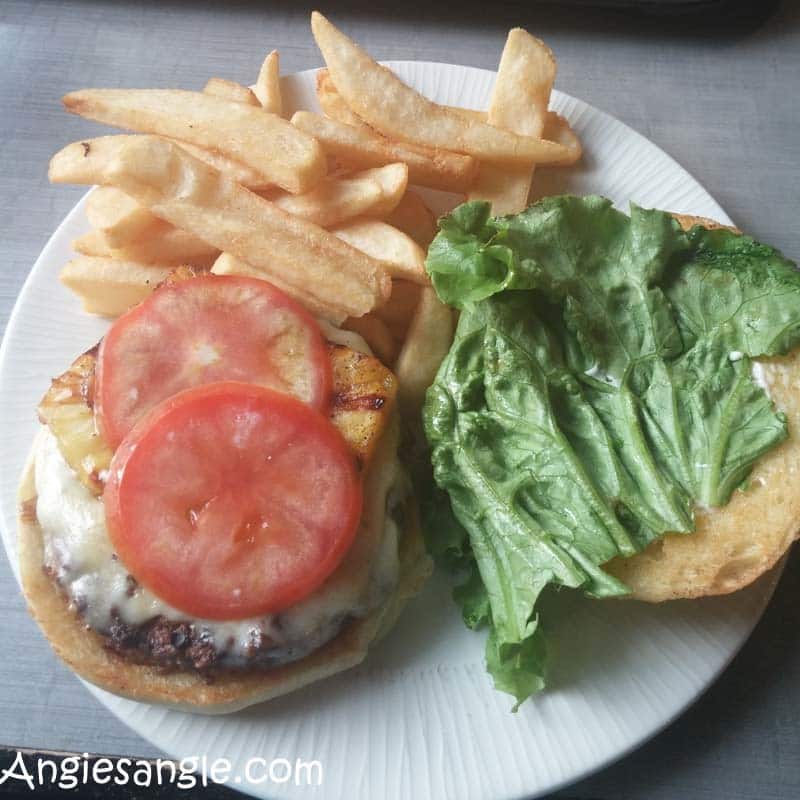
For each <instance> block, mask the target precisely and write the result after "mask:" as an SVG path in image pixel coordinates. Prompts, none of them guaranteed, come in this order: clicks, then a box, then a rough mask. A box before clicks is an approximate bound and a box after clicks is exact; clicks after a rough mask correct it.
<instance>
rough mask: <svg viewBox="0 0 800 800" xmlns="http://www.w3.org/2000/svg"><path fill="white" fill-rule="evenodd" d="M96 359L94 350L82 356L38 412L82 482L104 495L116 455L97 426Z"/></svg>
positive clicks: (52, 388) (52, 387)
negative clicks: (95, 415)
mask: <svg viewBox="0 0 800 800" xmlns="http://www.w3.org/2000/svg"><path fill="white" fill-rule="evenodd" d="M95 360H96V359H95V353H94V351H89V352H88V353H84V354H83V355H82V356H79V357H78V358H77V359H76V360H75V361H74V362H73V364H72V366H71V367H70V368H69V369H68V370H67V371H66V372H65V373H63V374H62V375H59V376H58V377H57V378H55V379H54V380H53V382H52V384H51V385H50V389H49V390H48V392H47V394H46V395H45V396H44V397H43V398H42V401H41V402H40V403H39V408H38V412H39V419H40V420H41V421H42V423H44V424H45V425H47V427H48V428H50V430H51V431H52V433H53V435H54V436H55V437H56V439H57V440H58V446H59V449H60V450H61V454H62V455H63V456H64V459H65V461H66V462H67V464H69V465H70V466H71V467H72V469H74V470H75V472H76V473H77V475H78V478H80V481H81V483H82V484H83V485H84V486H86V488H87V489H89V491H91V492H92V493H93V494H96V495H100V494H102V493H103V486H104V485H105V480H104V479H105V475H106V471H107V470H108V466H109V464H110V463H111V456H112V455H113V452H112V450H111V448H110V447H109V446H108V445H107V444H106V443H105V441H104V440H103V437H102V436H100V434H99V433H98V432H97V428H96V427H95V424H94V412H93V410H92V404H93V397H94V367H95Z"/></svg>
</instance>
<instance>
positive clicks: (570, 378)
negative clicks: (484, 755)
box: [423, 197, 800, 703]
mask: <svg viewBox="0 0 800 800" xmlns="http://www.w3.org/2000/svg"><path fill="white" fill-rule="evenodd" d="M489 214H490V208H489V205H488V204H487V203H482V202H472V203H466V204H464V205H462V206H459V207H458V208H457V209H455V211H453V213H452V214H450V215H449V216H447V217H445V218H444V219H443V220H442V221H441V222H440V233H439V234H438V236H437V237H436V239H435V240H434V242H433V244H432V245H431V248H430V250H429V253H428V259H427V269H428V271H429V273H430V276H431V279H432V281H433V285H434V287H435V288H436V291H437V293H438V294H439V296H440V298H441V299H442V300H443V301H445V302H447V303H449V304H451V305H453V306H455V307H456V308H458V309H460V310H461V315H460V320H459V324H458V328H457V331H456V335H455V340H454V342H453V345H452V348H451V350H450V352H449V354H448V355H447V357H446V358H445V360H444V362H443V363H442V365H441V368H440V370H439V373H438V375H437V378H436V380H435V382H434V384H433V386H431V387H430V389H429V390H428V395H427V400H426V404H425V408H424V413H423V417H424V424H425V431H426V435H427V438H428V441H429V444H430V446H431V455H432V463H433V472H434V476H435V480H436V483H437V484H438V486H439V487H440V488H441V489H442V490H444V491H445V492H446V494H447V497H445V498H442V497H441V496H440V497H439V498H438V499H437V498H436V497H434V498H433V500H432V501H431V502H430V503H428V504H427V506H428V512H429V514H430V515H435V516H436V519H435V520H433V519H432V517H431V516H428V524H427V536H428V541H429V543H430V547H431V550H432V552H433V553H434V555H435V556H437V557H439V559H440V560H442V561H445V562H447V563H449V564H450V565H451V566H455V567H457V568H458V569H459V570H461V571H462V572H463V573H464V574H466V575H467V578H466V580H465V582H464V583H463V584H462V585H461V586H460V587H459V588H458V589H456V592H455V597H456V600H457V601H458V602H459V604H460V605H461V607H462V610H463V613H464V619H465V622H466V623H467V624H468V625H469V626H470V627H478V626H481V625H488V626H489V636H488V640H487V649H486V661H487V667H488V669H489V671H490V673H491V674H492V676H493V678H494V681H495V685H496V686H497V687H498V688H499V689H502V690H504V691H507V692H509V693H511V694H513V695H514V696H515V697H516V699H517V703H520V702H522V701H523V700H524V699H525V698H527V697H528V696H530V695H531V694H532V693H534V692H536V691H538V690H539V689H540V688H541V687H542V686H543V685H544V674H545V641H544V635H543V632H542V629H541V623H540V620H539V616H538V614H537V611H536V604H537V600H538V598H539V595H540V594H541V592H542V590H543V589H544V588H545V587H546V586H548V585H555V586H560V587H568V588H572V589H579V590H581V591H582V592H584V593H586V594H587V595H589V596H591V597H613V596H618V595H623V594H625V593H626V592H627V588H626V587H625V586H624V585H623V584H622V583H621V582H620V581H619V580H617V579H616V578H614V577H612V576H611V575H609V574H608V573H606V572H605V571H604V570H603V568H602V565H603V564H604V563H606V562H607V561H609V560H610V559H612V558H614V557H617V556H624V557H627V556H631V555H633V554H635V553H638V552H640V551H641V550H642V549H643V548H645V547H646V546H647V545H648V544H649V543H650V542H652V541H654V540H655V539H657V538H659V537H661V536H663V535H664V534H665V533H667V532H676V533H684V534H689V533H691V532H692V530H693V528H694V514H693V509H694V507H695V506H696V505H698V504H700V505H705V506H721V505H724V504H725V503H727V502H728V500H729V498H730V496H731V493H732V492H733V491H734V490H735V489H736V488H737V487H739V486H741V485H742V484H743V482H744V481H745V480H746V478H747V476H748V474H749V472H750V470H751V469H752V466H753V464H754V462H755V461H756V460H757V459H758V458H759V457H760V456H761V455H762V454H763V453H765V452H767V451H768V450H770V449H771V448H773V447H775V446H776V445H777V444H778V443H779V442H781V441H782V440H783V439H785V438H786V436H787V428H786V420H785V418H784V417H783V415H781V414H780V413H777V412H776V411H775V409H774V408H773V405H772V403H771V402H770V400H769V398H768V396H767V395H766V394H765V392H764V391H763V389H762V388H761V387H760V386H758V385H757V384H756V383H755V382H754V380H753V377H752V374H751V373H752V364H751V359H752V358H754V357H757V356H770V355H778V354H781V353H786V352H787V351H788V350H791V349H792V348H794V347H796V346H797V345H798V344H799V343H800V273H798V272H797V271H796V270H795V268H794V265H793V264H792V263H791V262H790V261H788V260H786V259H784V258H783V257H782V256H781V255H780V253H778V252H777V251H776V250H774V249H772V248H769V247H766V246H765V245H762V244H759V243H757V242H755V241H753V240H752V239H750V238H748V237H745V236H740V235H736V234H733V233H731V232H729V231H726V230H717V231H707V230H705V229H703V228H700V227H695V228H693V229H692V230H691V231H689V232H688V233H686V232H684V231H683V230H682V229H681V227H680V226H679V225H678V223H677V222H676V221H675V220H674V219H673V218H672V217H671V216H670V215H669V214H667V213H664V212H661V211H652V210H646V209H642V208H638V207H636V206H632V207H631V214H630V217H628V216H626V215H625V214H622V213H621V212H619V211H616V210H615V209H614V208H613V207H612V205H611V203H610V202H609V201H608V200H605V199H603V198H600V197H586V198H577V197H555V198H548V199H546V200H544V201H542V202H540V203H537V204H536V205H533V206H531V207H530V208H529V209H527V210H526V211H524V212H522V213H521V214H517V215H514V216H507V217H498V218H490V216H489ZM448 500H449V502H448ZM448 517H449V518H448Z"/></svg>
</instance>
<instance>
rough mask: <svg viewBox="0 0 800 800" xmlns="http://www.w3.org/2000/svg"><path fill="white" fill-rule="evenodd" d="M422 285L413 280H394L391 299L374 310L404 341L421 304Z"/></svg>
mask: <svg viewBox="0 0 800 800" xmlns="http://www.w3.org/2000/svg"><path fill="white" fill-rule="evenodd" d="M421 292H422V286H420V284H418V283H412V282H411V281H399V280H394V281H392V294H391V296H390V297H389V299H388V300H387V301H386V302H385V303H384V304H383V305H382V306H379V307H378V308H376V309H375V311H374V312H373V313H374V314H375V315H376V316H378V317H380V318H381V319H382V320H383V321H384V322H385V323H386V325H387V327H388V328H389V330H390V331H391V332H392V335H393V336H394V337H395V338H396V339H398V340H399V341H402V340H403V339H405V336H406V331H407V330H408V326H409V325H410V324H411V319H412V318H413V316H414V312H415V311H416V310H417V305H418V304H419V298H420V294H421Z"/></svg>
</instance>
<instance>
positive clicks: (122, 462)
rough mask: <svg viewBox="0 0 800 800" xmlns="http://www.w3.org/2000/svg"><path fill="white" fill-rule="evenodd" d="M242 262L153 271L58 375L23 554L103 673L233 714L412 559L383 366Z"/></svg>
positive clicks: (280, 680)
mask: <svg viewBox="0 0 800 800" xmlns="http://www.w3.org/2000/svg"><path fill="white" fill-rule="evenodd" d="M347 336H351V337H352V335H348V334H347V333H346V332H342V331H339V330H336V329H330V330H327V331H326V332H325V333H323V331H322V329H321V327H320V324H318V323H317V322H316V321H315V320H314V318H313V317H311V316H310V315H309V314H308V313H307V312H306V311H305V310H304V309H303V308H302V307H301V306H299V305H298V304H297V303H295V302H294V301H293V300H291V299H290V298H288V297H287V296H285V295H284V294H283V293H282V292H280V291H279V290H277V289H276V288H274V287H273V286H271V285H270V284H269V283H266V282H264V281H261V280H255V279H250V278H241V277H222V276H212V275H207V276H202V277H192V278H191V279H186V280H176V281H172V282H168V283H166V284H165V285H163V286H162V287H160V288H159V289H157V290H156V291H155V292H154V293H153V294H152V295H151V296H150V297H149V298H148V299H147V300H145V301H144V302H143V303H141V304H140V305H139V306H136V307H135V308H133V309H132V310H131V311H129V312H128V313H126V314H125V315H123V316H122V317H120V318H119V319H118V320H117V321H116V322H115V323H114V324H113V325H112V327H111V328H110V330H109V331H108V333H107V335H106V336H105V338H104V339H103V340H102V342H101V343H100V345H99V347H97V348H95V349H94V350H91V351H89V352H87V353H85V354H83V355H82V356H80V357H79V358H78V359H77V360H76V361H75V362H74V363H73V364H72V366H71V367H70V368H69V369H68V370H67V371H66V372H65V373H64V374H63V375H61V376H59V377H57V378H56V379H55V380H54V381H53V382H52V385H51V387H50V389H49V391H48V392H47V394H46V395H45V397H44V398H43V400H42V402H41V404H40V406H39V416H40V419H41V421H42V423H43V427H42V429H41V431H40V433H39V435H38V437H37V441H36V444H35V447H34V450H33V452H32V455H31V458H30V461H29V465H28V468H27V469H26V472H25V475H24V477H23V481H22V485H21V488H20V547H19V551H20V566H21V572H22V579H23V588H24V591H25V595H26V597H27V600H28V603H29V605H30V608H31V611H32V613H33V615H34V616H35V617H36V619H37V621H38V623H39V625H40V626H41V628H42V630H43V631H44V633H45V635H46V636H47V638H48V639H49V640H50V642H51V644H52V646H53V647H54V649H55V651H56V652H57V653H58V655H59V656H60V657H61V658H62V659H63V660H64V661H65V662H66V663H67V664H68V665H69V666H70V667H72V668H73V669H74V670H75V671H76V672H77V673H78V674H79V675H81V676H82V677H83V678H85V679H87V680H89V681H91V682H92V683H95V684H97V685H98V686H101V687H102V688H104V689H107V690H109V691H111V692H115V693H117V694H120V695H124V696H127V697H131V698H135V699H138V700H145V701H151V702H159V703H166V704H170V705H175V706H179V707H184V708H186V709H190V710H199V711H205V712H209V713H217V712H225V711H233V710H235V709H237V708H242V707H244V706H246V705H250V704H252V703H256V702H260V701H262V700H266V699H269V698H271V697H274V696H276V695H280V694H284V693H286V692H288V691H292V690H293V689H296V688H299V687H301V686H303V685H305V684H308V683H310V682H311V681H314V680H317V679H319V678H322V677H325V676H327V675H331V674H333V673H335V672H338V671H340V670H343V669H346V668H348V667H350V666H352V665H354V664H356V663H358V662H359V661H361V660H362V659H363V657H364V655H365V653H366V650H367V647H368V646H369V644H370V643H371V642H372V641H374V640H375V639H376V637H378V636H379V635H381V633H382V632H383V631H384V630H386V628H387V627H388V626H389V625H391V624H392V622H393V621H394V619H395V618H396V616H397V614H398V612H399V609H400V607H401V605H402V603H403V601H404V600H405V599H406V598H407V597H408V596H409V595H410V594H412V593H413V592H414V591H416V589H417V588H418V587H419V585H420V583H421V582H422V580H423V579H424V578H425V576H426V575H427V572H428V570H429V561H428V558H427V556H426V555H425V553H424V547H423V546H422V543H421V538H420V535H419V529H418V526H417V522H416V509H415V506H414V503H413V501H412V498H411V494H410V489H409V484H408V480H407V479H406V477H405V474H404V472H403V469H402V467H401V466H400V463H399V460H398V455H397V444H398V436H399V425H398V419H397V414H396V412H395V407H394V406H395V394H396V388H397V387H396V379H395V377H394V376H393V374H392V373H391V372H390V371H389V370H388V369H387V368H386V367H385V366H384V365H383V364H381V363H380V362H379V361H378V360H377V359H376V358H374V357H373V356H372V355H371V354H370V353H369V352H368V351H366V349H365V346H364V345H363V342H360V341H358V337H355V341H354V339H353V338H350V339H344V338H343V337H347Z"/></svg>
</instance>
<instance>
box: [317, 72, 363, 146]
mask: <svg viewBox="0 0 800 800" xmlns="http://www.w3.org/2000/svg"><path fill="white" fill-rule="evenodd" d="M317 100H318V101H319V105H320V108H322V110H323V112H324V113H325V116H327V117H330V118H331V119H334V120H336V121H338V122H343V123H344V124H345V125H350V126H351V127H353V128H359V129H360V130H364V131H367V132H368V133H375V129H374V128H371V127H370V126H369V125H367V123H366V122H364V120H363V119H361V117H359V116H358V114H355V113H354V112H353V111H351V110H350V107H349V106H348V105H347V103H345V101H344V99H343V98H342V96H341V95H340V94H339V92H338V91H337V90H336V86H335V85H334V83H333V80H332V79H331V74H330V72H328V70H327V69H324V68H323V69H318V70H317Z"/></svg>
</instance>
